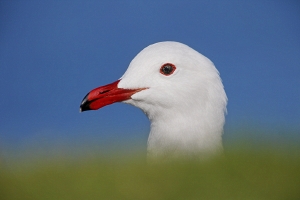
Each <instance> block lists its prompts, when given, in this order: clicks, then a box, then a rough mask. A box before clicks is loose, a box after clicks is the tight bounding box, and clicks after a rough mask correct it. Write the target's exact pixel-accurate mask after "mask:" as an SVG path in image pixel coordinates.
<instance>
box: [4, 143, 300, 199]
mask: <svg viewBox="0 0 300 200" xmlns="http://www.w3.org/2000/svg"><path fill="white" fill-rule="evenodd" d="M297 150H299V149H297ZM297 150H295V149H294V150H287V149H281V150H278V149H274V148H270V149H255V150H254V149H253V148H252V149H248V150H247V149H243V150H241V149H239V148H236V149H232V150H229V151H227V152H226V156H224V157H219V158H215V159H213V160H210V161H205V162H199V161H176V162H173V163H167V164H166V163H165V164H155V165H149V164H146V162H145V159H144V157H142V156H125V155H123V156H121V155H118V156H117V155H115V156H99V157H98V156H93V157H90V158H80V159H76V160H75V159H66V158H52V159H50V160H49V159H33V160H31V161H30V162H28V161H27V162H21V161H19V162H15V163H14V164H12V165H10V166H9V167H8V166H7V165H4V164H3V163H2V164H0V199H5V200H10V199H14V200H15V199H16V200H17V199H22V200H26V199H42V200H48V199H49V200H50V199H51V200H52V199H53V200H60V199H61V200H77V199H80V200H82V199H85V200H88V199H109V200H113V199H130V200H132V199H152V200H153V199H155V200H159V199H164V200H166V199H222V200H224V199H239V200H241V199H243V200H245V199H255V200H260V199H300V153H299V151H297Z"/></svg>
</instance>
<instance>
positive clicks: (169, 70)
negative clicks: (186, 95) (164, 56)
mask: <svg viewBox="0 0 300 200" xmlns="http://www.w3.org/2000/svg"><path fill="white" fill-rule="evenodd" d="M175 70H176V67H175V65H173V64H171V63H166V64H164V65H163V66H161V68H160V73H161V74H163V75H166V76H169V75H171V74H173V72H174V71H175Z"/></svg>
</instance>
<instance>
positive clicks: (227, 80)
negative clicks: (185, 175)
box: [0, 0, 300, 151]
mask: <svg viewBox="0 0 300 200" xmlns="http://www.w3.org/2000/svg"><path fill="white" fill-rule="evenodd" d="M299 19H300V3H299V2H298V1H264V0H263V1H261V0H259V1H221V0H220V1H78V0H77V1H76V0H74V1H39V0H37V1H3V0H2V1H0V44H1V45H0V69H1V72H0V91H1V99H0V103H1V107H2V108H1V112H0V117H1V121H0V139H1V142H0V145H1V146H2V149H7V148H9V149H19V147H24V146H30V145H35V144H48V145H49V148H55V145H57V144H60V145H62V146H64V145H65V143H68V145H73V146H76V145H79V143H82V142H83V143H86V144H87V145H101V144H103V143H107V141H108V143H109V144H117V143H118V142H120V143H122V141H125V140H128V141H133V142H135V140H136V141H137V142H138V141H142V142H140V144H142V145H146V139H147V135H148V131H149V122H148V120H147V118H146V117H145V116H144V115H143V113H142V112H141V111H140V110H139V109H136V108H134V107H131V106H130V105H126V104H121V103H119V104H114V105H112V106H108V107H104V108H103V109H101V110H99V111H96V112H85V113H81V114H80V113H79V104H80V102H81V100H82V98H83V97H84V95H85V94H86V93H87V92H88V91H90V90H91V89H93V88H95V87H98V86H100V85H103V84H107V83H110V82H112V81H115V80H116V79H118V78H120V77H121V75H122V74H123V73H124V72H125V70H126V69H127V66H128V64H129V62H130V61H131V60H132V58H133V57H134V56H135V55H136V54H137V53H138V52H139V51H141V50H142V49H143V48H144V47H146V46H148V45H150V44H152V43H155V42H159V41H166V40H172V41H178V42H182V43H185V44H187V45H189V46H191V47H192V48H194V49H196V50H197V51H199V52H200V53H202V54H204V55H205V56H207V57H209V58H210V59H211V60H212V61H213V62H214V63H215V65H216V67H217V68H218V70H219V71H220V73H221V77H222V79H223V83H224V85H225V90H226V93H227V95H228V98H229V104H228V115H227V118H226V119H227V122H226V131H225V135H224V137H228V138H233V136H234V135H233V133H232V132H233V131H232V130H235V129H239V128H241V127H252V128H253V127H254V128H258V129H261V128H262V129H271V130H274V129H278V128H280V129H283V130H284V129H292V130H296V132H297V131H298V132H300V104H299V102H300V89H299V86H300V79H299V75H300V37H299V36H300V20H299ZM287 134H288V133H287ZM270 137H273V136H272V135H271V136H270ZM115 141H117V142H115ZM1 146H0V149H1ZM3 151H4V150H3Z"/></svg>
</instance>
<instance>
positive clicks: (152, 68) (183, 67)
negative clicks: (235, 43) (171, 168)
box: [81, 42, 227, 159]
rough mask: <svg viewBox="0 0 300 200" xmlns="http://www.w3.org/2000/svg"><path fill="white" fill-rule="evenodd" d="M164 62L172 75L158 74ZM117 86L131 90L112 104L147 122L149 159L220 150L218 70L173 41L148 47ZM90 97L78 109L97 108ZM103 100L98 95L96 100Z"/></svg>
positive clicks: (222, 101) (221, 122) (223, 99)
mask: <svg viewBox="0 0 300 200" xmlns="http://www.w3.org/2000/svg"><path fill="white" fill-rule="evenodd" d="M165 64H170V65H172V66H174V67H175V68H174V71H173V73H171V74H163V73H162V72H161V71H160V69H161V67H162V66H164V65H165ZM104 87H107V86H104ZM116 88H117V90H121V91H125V92H123V93H128V91H131V93H130V95H129V96H126V97H125V98H121V99H118V100H116V101H123V102H125V103H128V104H131V105H134V106H136V107H138V108H140V109H141V110H143V112H144V113H145V114H146V115H147V116H148V118H149V120H150V122H151V130H150V134H149V138H148V157H149V159H153V158H154V159H157V158H172V157H178V156H184V157H189V156H192V157H194V156H196V157H198V156H199V157H203V156H204V155H212V154H217V153H219V152H222V133H223V126H224V123H225V116H224V115H225V112H226V104H227V97H226V93H225V91H224V87H223V84H222V81H221V78H220V76H219V72H218V71H217V69H216V68H215V66H214V64H213V63H212V62H211V61H210V60H209V59H208V58H206V57H205V56H203V55H202V54H200V53H198V52H197V51H195V50H193V49H192V48H190V47H188V46H186V45H184V44H181V43H178V42H159V43H156V44H153V45H150V46H148V47H146V48H145V49H143V50H142V51H141V52H140V53H139V54H138V55H137V56H136V57H135V58H134V59H133V60H132V61H131V63H130V65H129V67H128V69H127V71H126V72H125V74H124V75H123V76H122V77H121V78H120V81H119V82H118V83H117V82H116ZM99 89H102V90H101V91H102V92H103V91H104V90H103V87H100V88H96V89H95V90H96V91H97V92H98V93H99V91H98V90H99ZM109 90H111V91H113V90H112V89H109ZM133 91H135V92H133ZM105 92H106V94H107V96H109V95H110V94H109V92H107V91H105ZM91 93H92V92H91ZM100 93H101V92H100ZM113 95H115V94H113ZM113 95H110V97H111V96H113ZM89 96H92V95H91V94H90V93H89V94H88V95H87V96H86V97H85V99H84V100H83V102H82V105H81V109H82V110H83V111H84V110H90V109H98V107H99V106H98V107H95V108H90V107H92V106H90V105H91V102H92V101H94V99H92V98H90V99H87V98H88V97H89ZM107 96H106V97H99V98H98V99H99V102H100V101H102V102H103V99H104V101H105V98H107ZM98 99H97V100H98ZM116 101H113V102H109V103H104V104H105V105H108V104H111V103H114V102H116ZM105 105H101V106H100V107H103V106H105ZM88 106H90V107H88Z"/></svg>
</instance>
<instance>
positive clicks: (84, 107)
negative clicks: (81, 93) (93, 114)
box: [79, 93, 91, 112]
mask: <svg viewBox="0 0 300 200" xmlns="http://www.w3.org/2000/svg"><path fill="white" fill-rule="evenodd" d="M89 94H90V93H88V94H87V95H85V97H84V98H83V99H82V101H81V104H80V108H79V112H84V111H87V110H91V108H90V104H91V102H90V101H89V100H88V96H89Z"/></svg>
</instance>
